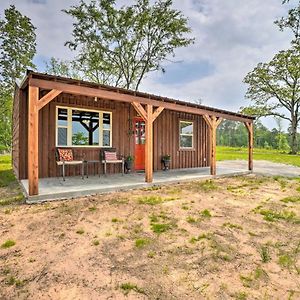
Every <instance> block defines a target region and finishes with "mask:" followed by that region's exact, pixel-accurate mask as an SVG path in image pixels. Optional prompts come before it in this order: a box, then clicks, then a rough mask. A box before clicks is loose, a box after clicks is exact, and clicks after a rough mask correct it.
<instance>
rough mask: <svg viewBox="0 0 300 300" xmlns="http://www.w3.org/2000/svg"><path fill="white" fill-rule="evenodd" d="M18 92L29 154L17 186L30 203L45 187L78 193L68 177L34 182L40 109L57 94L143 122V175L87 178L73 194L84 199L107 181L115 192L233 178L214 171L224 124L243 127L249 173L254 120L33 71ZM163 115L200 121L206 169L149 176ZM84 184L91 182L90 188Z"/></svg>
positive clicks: (44, 194)
mask: <svg viewBox="0 0 300 300" xmlns="http://www.w3.org/2000/svg"><path fill="white" fill-rule="evenodd" d="M23 88H27V91H28V128H27V137H28V139H27V145H28V155H27V170H26V171H27V174H28V180H27V179H26V180H22V183H23V185H24V187H25V190H26V193H27V195H28V196H30V197H32V199H34V197H36V198H37V199H38V198H42V197H43V198H44V199H47V191H48V190H49V187H50V190H51V189H52V190H56V187H58V188H57V189H58V190H59V189H60V188H64V187H67V186H68V184H70V186H73V187H72V188H68V189H67V191H66V192H68V193H69V192H72V191H73V192H74V193H75V192H78V191H76V185H77V182H76V180H77V179H76V177H74V178H73V177H72V178H69V179H68V180H67V181H66V183H64V184H61V183H60V179H58V178H55V177H53V178H39V175H40V172H39V171H40V166H39V164H40V163H41V162H39V153H40V151H41V148H42V147H43V146H42V141H41V140H40V141H39V139H41V137H39V136H40V134H39V132H40V130H41V125H42V124H43V122H44V120H43V122H42V120H41V119H40V117H39V116H41V113H42V112H43V108H44V107H46V106H47V105H48V104H49V103H50V102H51V101H53V100H55V98H57V97H58V96H59V95H61V94H64V95H75V96H83V97H87V98H88V99H90V100H89V101H93V99H95V101H97V99H106V100H109V101H113V102H119V103H120V102H121V103H125V104H126V105H128V104H129V105H130V106H131V107H133V108H134V109H135V111H136V112H137V114H138V115H139V116H140V117H141V118H142V119H143V120H144V122H145V172H144V173H143V174H140V173H138V174H131V175H130V176H128V177H125V178H126V179H125V178H123V179H122V180H120V179H119V177H118V176H119V175H118V174H117V175H112V176H110V177H109V180H108V179H106V178H100V180H99V178H97V179H96V178H95V180H96V181H95V183H92V182H93V181H92V180H91V179H90V181H87V180H85V181H83V183H82V184H79V182H78V184H79V187H78V189H79V190H80V191H83V190H84V191H85V192H83V194H88V191H89V190H90V194H91V193H93V191H97V192H101V191H105V190H108V189H109V188H110V182H112V184H113V186H112V188H113V190H115V189H116V188H117V185H119V188H122V186H128V185H132V186H137V185H139V186H142V185H145V186H146V185H147V184H156V183H164V182H170V181H172V180H173V181H181V180H185V178H187V179H193V178H201V177H203V176H215V175H219V173H220V172H221V173H220V174H230V173H235V170H232V171H231V170H227V171H221V169H219V171H217V165H216V131H217V128H218V126H219V124H220V123H221V122H222V120H223V119H230V120H234V121H239V122H242V123H244V124H245V126H246V128H247V130H248V133H249V160H248V170H250V171H251V170H252V169H253V119H254V118H253V117H249V116H245V115H242V114H239V113H234V112H229V111H225V110H221V109H215V108H211V107H206V106H202V105H197V104H194V103H188V102H184V101H179V100H175V99H169V98H165V97H160V96H155V95H150V94H145V93H140V92H136V91H128V90H124V89H119V88H114V87H109V86H103V85H96V84H92V83H88V82H83V81H78V80H73V79H67V78H60V77H55V76H49V75H45V74H39V73H34V72H31V73H29V75H28V76H27V79H26V80H25V82H24V83H23ZM163 111H172V112H177V113H178V112H180V113H184V114H190V115H194V116H201V118H203V120H204V121H203V122H204V123H205V124H206V127H207V128H208V136H207V138H204V137H202V136H198V137H197V139H198V142H199V144H201V143H202V144H203V143H205V144H206V145H207V149H208V151H209V154H208V156H207V158H205V159H206V160H205V161H207V162H208V164H207V165H209V167H208V168H193V169H189V170H188V171H187V173H188V174H189V175H186V174H187V173H185V170H174V171H170V172H166V173H162V172H156V173H155V174H154V175H153V170H154V162H153V160H154V156H155V154H154V152H153V145H154V138H153V131H154V130H153V128H154V126H155V124H156V123H157V118H158V117H159V116H160V115H161V113H162V112H163ZM48 121H49V120H48ZM161 130H163V131H165V132H166V137H168V130H169V128H168V127H167V126H166V127H164V128H161ZM45 149H46V147H45ZM192 150H193V151H194V153H196V154H195V156H197V155H198V153H197V152H196V149H192ZM46 151H47V149H46ZM156 159H159V158H157V155H156ZM218 172H219V173H218ZM193 176H194V177H193ZM114 178H115V179H114ZM143 178H144V179H143ZM73 180H75V181H73ZM88 182H90V184H89V183H88ZM80 191H79V192H80ZM78 195H79V194H78Z"/></svg>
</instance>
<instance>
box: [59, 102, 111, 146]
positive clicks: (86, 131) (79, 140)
mask: <svg viewBox="0 0 300 300" xmlns="http://www.w3.org/2000/svg"><path fill="white" fill-rule="evenodd" d="M111 115H112V114H111V112H102V111H92V110H82V109H77V108H70V107H68V108H67V107H57V122H56V127H57V134H56V145H57V146H68V147H71V146H80V147H83V146H89V147H90V146H97V147H111V134H112V126H111V122H112V120H111Z"/></svg>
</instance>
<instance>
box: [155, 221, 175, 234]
mask: <svg viewBox="0 0 300 300" xmlns="http://www.w3.org/2000/svg"><path fill="white" fill-rule="evenodd" d="M171 228H172V225H171V224H162V223H152V224H151V229H152V231H153V232H155V233H158V234H160V233H163V232H166V231H168V230H170V229H171Z"/></svg>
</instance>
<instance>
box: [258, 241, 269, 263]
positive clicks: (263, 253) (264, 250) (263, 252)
mask: <svg viewBox="0 0 300 300" xmlns="http://www.w3.org/2000/svg"><path fill="white" fill-rule="evenodd" d="M259 254H260V257H261V261H262V262H263V263H267V262H269V261H270V260H271V256H270V251H269V248H268V246H266V245H265V246H262V247H261V248H260V250H259Z"/></svg>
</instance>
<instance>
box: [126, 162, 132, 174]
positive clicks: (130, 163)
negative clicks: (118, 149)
mask: <svg viewBox="0 0 300 300" xmlns="http://www.w3.org/2000/svg"><path fill="white" fill-rule="evenodd" d="M132 163H133V161H132V160H126V161H125V169H126V173H129V172H131V170H132Z"/></svg>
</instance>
